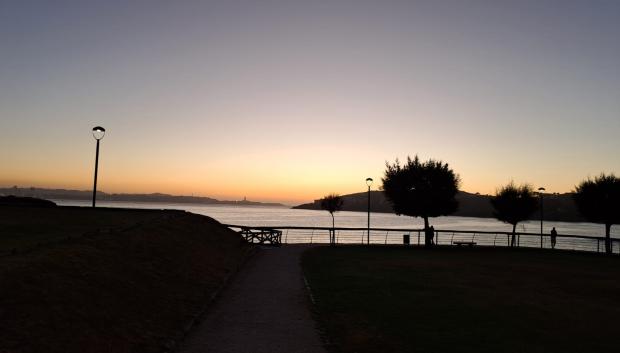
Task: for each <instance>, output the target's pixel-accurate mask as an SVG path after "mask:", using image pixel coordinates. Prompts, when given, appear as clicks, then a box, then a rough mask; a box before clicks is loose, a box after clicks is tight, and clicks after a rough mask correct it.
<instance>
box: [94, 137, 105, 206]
mask: <svg viewBox="0 0 620 353" xmlns="http://www.w3.org/2000/svg"><path fill="white" fill-rule="evenodd" d="M103 136H105V129H104V128H102V127H101V126H95V127H94V128H93V137H94V138H95V140H97V152H96V154H95V183H94V185H93V207H95V200H96V199H97V171H98V169H99V141H101V139H102V138H103Z"/></svg>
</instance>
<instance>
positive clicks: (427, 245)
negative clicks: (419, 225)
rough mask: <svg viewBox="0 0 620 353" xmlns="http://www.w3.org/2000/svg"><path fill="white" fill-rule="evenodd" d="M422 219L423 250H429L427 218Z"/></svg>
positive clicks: (429, 238)
mask: <svg viewBox="0 0 620 353" xmlns="http://www.w3.org/2000/svg"><path fill="white" fill-rule="evenodd" d="M422 218H424V247H425V248H430V247H431V237H430V236H429V235H428V228H429V225H428V217H426V216H423V217H422Z"/></svg>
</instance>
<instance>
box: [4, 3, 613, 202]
mask: <svg viewBox="0 0 620 353" xmlns="http://www.w3.org/2000/svg"><path fill="white" fill-rule="evenodd" d="M0 43H1V44H2V45H1V47H0V117H1V119H0V151H1V152H0V186H12V185H19V186H37V187H54V188H74V189H84V190H87V189H90V188H91V187H92V177H93V167H94V152H95V141H94V139H93V137H92V135H91V132H90V131H91V129H92V127H93V126H96V125H101V126H104V127H105V128H106V130H107V134H106V136H105V138H104V139H103V140H102V145H101V157H100V171H99V189H100V190H103V191H107V192H140V193H142V192H166V193H173V194H194V195H201V196H210V197H215V198H219V199H240V198H243V197H244V196H247V197H248V199H252V200H261V201H281V202H286V203H297V202H305V201H310V200H313V199H316V198H320V197H322V196H323V195H325V194H327V193H329V192H337V193H341V194H345V193H350V192H358V191H364V190H366V184H365V182H364V180H365V179H366V177H372V178H374V179H375V185H374V186H375V187H377V186H379V185H380V179H381V177H382V175H383V171H384V168H385V162H386V161H393V160H394V159H395V158H400V159H401V160H402V159H405V158H406V157H407V155H411V156H413V155H414V154H418V155H419V156H420V157H421V158H422V159H427V158H436V159H441V160H443V161H445V162H448V163H449V164H450V166H451V167H453V169H454V170H455V171H456V172H457V173H458V174H460V176H461V179H462V187H461V189H463V190H465V191H469V192H480V193H493V192H494V191H495V189H496V187H498V186H500V185H502V184H506V183H508V182H509V181H511V180H514V181H515V182H516V183H522V182H527V183H531V184H532V185H533V186H535V187H536V188H537V187H539V186H544V187H546V188H547V191H549V192H568V191H570V190H572V189H573V187H574V186H575V184H577V183H578V182H579V181H581V180H582V179H584V178H586V177H588V176H595V175H598V174H599V173H601V172H607V173H609V172H615V173H616V174H618V173H619V172H620V156H619V152H620V1H568V0H567V1H545V0H537V1H466V0H462V1H460V0H459V1H386V0H383V1H363V0H362V1H259V0H255V1H234V0H228V1H153V0H151V1H92V2H91V1H86V0H81V1H28V0H16V1H11V0H7V1H1V2H0Z"/></svg>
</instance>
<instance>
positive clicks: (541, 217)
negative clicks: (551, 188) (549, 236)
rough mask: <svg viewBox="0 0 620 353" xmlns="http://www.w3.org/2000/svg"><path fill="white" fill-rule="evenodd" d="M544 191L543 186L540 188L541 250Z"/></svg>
mask: <svg viewBox="0 0 620 353" xmlns="http://www.w3.org/2000/svg"><path fill="white" fill-rule="evenodd" d="M543 191H545V188H543V187H542V186H541V187H539V188H538V196H539V197H540V248H541V249H542V247H543Z"/></svg>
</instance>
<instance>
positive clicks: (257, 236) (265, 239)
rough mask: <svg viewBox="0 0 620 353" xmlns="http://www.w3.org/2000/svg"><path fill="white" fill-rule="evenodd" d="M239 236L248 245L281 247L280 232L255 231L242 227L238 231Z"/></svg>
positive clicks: (272, 230) (269, 230)
mask: <svg viewBox="0 0 620 353" xmlns="http://www.w3.org/2000/svg"><path fill="white" fill-rule="evenodd" d="M239 234H241V236H242V237H243V239H245V241H247V242H248V243H257V244H262V245H267V244H268V245H273V246H280V245H282V231H281V230H277V229H266V228H265V229H263V228H261V229H256V230H253V229H251V228H246V227H243V228H241V230H240V231H239Z"/></svg>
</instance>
